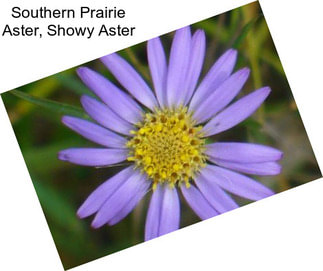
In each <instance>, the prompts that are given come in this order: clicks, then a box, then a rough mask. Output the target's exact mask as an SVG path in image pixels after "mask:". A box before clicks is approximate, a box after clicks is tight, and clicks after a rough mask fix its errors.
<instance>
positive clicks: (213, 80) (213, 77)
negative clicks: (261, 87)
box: [190, 49, 237, 111]
mask: <svg viewBox="0 0 323 271" xmlns="http://www.w3.org/2000/svg"><path fill="white" fill-rule="evenodd" d="M236 60H237V51H236V50H234V49H229V50H228V51H226V52H225V53H224V54H223V55H222V56H221V57H220V58H219V59H218V60H217V61H216V62H215V63H214V64H213V66H212V67H211V69H210V70H209V72H208V73H207V74H206V76H205V77H204V79H203V80H202V82H201V83H200V85H199V86H198V88H197V89H196V91H195V93H194V95H193V97H192V100H191V102H190V111H194V110H196V108H197V107H198V106H199V104H200V103H201V102H202V101H203V100H205V98H206V97H208V95H209V93H210V92H211V91H213V90H214V89H216V88H217V87H219V86H220V84H221V83H222V82H224V80H226V79H227V78H228V77H229V76H230V74H231V72H232V71H233V68H234V65H235V63H236Z"/></svg>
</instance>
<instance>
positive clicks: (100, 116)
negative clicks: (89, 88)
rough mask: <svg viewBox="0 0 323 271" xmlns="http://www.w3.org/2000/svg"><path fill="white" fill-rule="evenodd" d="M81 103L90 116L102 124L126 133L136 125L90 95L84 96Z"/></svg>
mask: <svg viewBox="0 0 323 271" xmlns="http://www.w3.org/2000/svg"><path fill="white" fill-rule="evenodd" d="M81 103H82V106H83V108H84V110H85V111H86V112H87V113H88V114H89V116H90V117H91V118H92V119H94V120H95V121H97V122H98V123H99V124H101V125H102V126H104V127H106V128H108V129H110V130H112V131H115V132H118V133H120V134H124V135H130V131H131V130H134V127H133V126H132V125H131V124H130V123H129V122H127V121H125V120H124V119H122V118H120V117H119V116H118V115H117V114H116V113H114V112H113V111H112V110H111V109H110V108H109V107H107V106H106V105H105V104H103V103H101V102H99V101H97V100H96V99H94V98H91V97H89V96H85V95H84V96H82V97H81Z"/></svg>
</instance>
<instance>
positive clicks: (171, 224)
mask: <svg viewBox="0 0 323 271" xmlns="http://www.w3.org/2000/svg"><path fill="white" fill-rule="evenodd" d="M163 190H164V195H163V201H162V205H161V210H160V223H159V232H158V236H161V235H164V234H167V233H170V232H172V231H175V230H177V229H178V228H179V221H180V203H179V198H178V194H177V190H176V188H170V187H169V185H164V187H163Z"/></svg>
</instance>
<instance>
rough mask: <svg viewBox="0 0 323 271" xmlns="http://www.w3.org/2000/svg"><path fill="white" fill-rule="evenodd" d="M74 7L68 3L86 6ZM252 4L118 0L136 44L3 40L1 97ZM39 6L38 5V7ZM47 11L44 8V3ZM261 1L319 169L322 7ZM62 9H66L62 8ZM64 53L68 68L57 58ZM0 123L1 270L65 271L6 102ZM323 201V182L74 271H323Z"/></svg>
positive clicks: (321, 152) (234, 0)
mask: <svg viewBox="0 0 323 271" xmlns="http://www.w3.org/2000/svg"><path fill="white" fill-rule="evenodd" d="M13 2H16V3H19V1H10V2H9V1H7V2H5V3H1V9H0V10H1V14H0V15H1V16H0V20H1V23H0V25H2V24H3V23H5V22H6V20H8V18H7V17H6V16H7V15H5V14H4V10H6V8H8V7H9V6H11V5H13V4H12V3H13ZM48 2H49V1H48ZM70 2H71V4H70V5H78V3H79V1H76V0H74V1H70ZM248 2H250V1H242V0H241V1H237V0H230V1H229V0H225V1H224V0H222V1H214V0H213V1H185V4H183V2H180V1H178V2H175V1H169V0H167V1H166V0H164V1H158V2H157V1H143V0H141V1H130V0H128V1H125V0H124V1H119V2H118V3H120V4H122V5H123V6H124V7H126V8H127V9H128V10H129V12H130V11H131V13H132V17H131V21H132V23H133V22H134V24H136V25H138V29H139V26H140V29H141V30H140V32H139V33H138V35H137V36H136V37H134V38H133V39H126V40H116V41H111V43H109V44H106V45H104V46H102V45H101V44H99V43H98V42H84V43H83V42H82V43H81V42H80V41H78V43H79V44H78V46H75V41H71V42H66V41H64V42H61V41H59V40H57V41H55V42H52V44H51V43H46V46H43V47H42V48H39V44H37V43H35V44H34V43H33V42H30V41H26V40H20V41H19V42H17V41H15V42H13V41H8V40H4V39H2V38H1V43H0V44H1V50H0V56H1V57H0V59H1V63H0V72H1V73H0V74H2V76H1V82H0V86H1V87H0V89H1V90H7V89H10V88H13V87H17V86H19V85H22V84H25V83H29V82H30V81H32V80H35V79H38V78H42V77H44V76H47V75H50V74H52V73H54V72H58V71H61V70H63V69H65V68H69V67H71V66H73V65H77V64H79V63H80V62H84V61H88V60H91V59H94V58H96V57H99V56H101V55H103V54H105V53H108V52H112V51H115V50H117V49H121V48H124V47H127V46H130V45H131V44H134V43H137V42H139V41H143V40H146V39H147V38H150V37H152V36H157V35H159V34H161V33H165V32H168V31H170V30H174V29H176V28H178V27H180V26H183V25H186V24H190V23H192V22H195V21H199V20H201V19H204V18H207V17H210V16H213V15H216V14H218V13H222V12H224V11H227V10H229V9H232V8H234V7H238V6H240V5H242V4H245V3H248ZM38 3H40V2H38ZM38 3H37V1H33V5H35V6H37V5H38ZM41 3H42V5H44V1H41ZM83 3H87V4H89V3H88V2H86V1H83ZM115 3H116V1H115ZM260 3H261V6H262V8H263V11H264V14H265V17H266V21H267V23H268V25H269V28H270V30H271V34H272V36H273V39H274V42H275V45H276V47H277V50H278V53H279V56H280V58H281V61H282V63H283V66H284V69H285V72H286V74H287V77H288V79H289V83H290V85H291V88H292V90H293V94H294V96H295V99H296V102H297V105H298V108H299V110H300V112H301V116H302V119H303V121H304V124H305V127H306V130H307V132H308V135H309V137H310V140H311V143H312V146H313V148H314V151H315V154H316V157H317V159H318V162H319V164H320V165H321V166H322V161H323V144H322V140H321V139H322V138H323V132H322V128H321V127H322V125H321V123H322V121H321V116H322V115H323V114H322V113H323V112H322V111H323V109H322V106H321V101H322V91H321V77H322V75H321V73H322V68H321V63H322V61H323V53H322V48H321V45H322V35H321V34H320V33H321V28H322V23H321V9H320V5H319V4H320V1H318V0H317V1H315V0H308V1H292V0H285V1H272V0H262V1H260ZM60 4H62V1H59V2H57V4H56V5H57V6H59V5H60ZM133 11H134V12H133ZM161 14H163V16H162V15H161ZM152 21H154V22H156V23H155V24H154V25H153V26H152V25H151V24H149V23H147V22H152ZM28 46H30V47H28ZM89 48H90V49H89ZM62 49H64V50H65V51H62ZM19 50H20V51H19ZM21 50H22V52H21ZM35 52H38V53H37V54H36V53H35ZM57 55H60V56H62V58H60V59H64V61H63V62H61V61H59V60H55V58H56V59H57ZM17 61H19V64H20V65H21V68H20V69H19V70H17V69H16V67H17V63H14V65H13V62H17ZM15 69H16V70H15ZM0 125H1V129H0V131H1V140H0V165H1V171H0V179H1V191H2V193H1V197H0V206H1V213H2V223H1V230H0V234H1V235H0V240H1V242H0V244H1V245H0V246H1V249H2V253H1V255H2V256H1V261H0V267H1V269H2V270H29V269H31V270H63V267H62V264H61V262H60V259H59V257H58V254H57V252H56V249H55V246H54V243H53V240H52V237H51V234H50V232H49V230H48V226H47V224H46V221H45V219H44V216H43V213H42V211H41V208H40V204H39V202H38V199H37V197H36V193H35V191H34V188H33V186H32V183H31V180H30V177H29V175H28V172H27V169H26V166H25V163H24V161H23V158H22V155H21V152H20V150H19V147H18V145H17V142H16V139H15V137H14V134H13V131H12V128H11V125H10V122H9V120H8V117H7V114H6V112H5V109H4V106H3V103H2V102H0ZM322 194H323V181H322V179H320V180H318V181H315V182H311V183H309V184H306V185H303V186H300V187H298V188H295V189H292V190H289V191H286V192H284V193H281V194H278V195H275V196H273V197H271V198H268V199H266V200H263V201H260V202H256V203H254V204H251V205H248V206H245V207H243V208H239V209H238V210H235V211H233V212H230V213H227V214H224V215H222V216H219V217H216V218H214V219H210V220H208V221H204V222H201V223H198V224H195V225H192V226H190V227H187V228H185V229H183V230H180V231H177V232H174V233H172V234H169V235H167V236H163V237H161V238H158V239H156V240H153V241H151V242H147V243H143V244H140V245H137V246H135V247H132V248H129V249H127V250H124V251H121V252H118V253H115V254H113V255H110V256H107V257H104V258H101V259H98V260H96V261H93V262H90V263H88V264H85V265H82V266H79V267H77V268H75V269H74V270H107V268H108V269H109V270H125V269H130V270H152V269H153V270H167V269H168V270H174V269H178V270H215V269H217V270H322V268H323V262H322V260H321V251H322V249H321V248H322V243H323V234H322V229H323V218H322V217H323V216H322V206H323V197H322Z"/></svg>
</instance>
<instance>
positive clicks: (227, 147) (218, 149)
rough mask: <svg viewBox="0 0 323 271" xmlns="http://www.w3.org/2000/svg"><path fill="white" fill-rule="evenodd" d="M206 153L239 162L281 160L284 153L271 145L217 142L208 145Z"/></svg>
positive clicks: (216, 157) (215, 157)
mask: <svg viewBox="0 0 323 271" xmlns="http://www.w3.org/2000/svg"><path fill="white" fill-rule="evenodd" d="M205 153H206V154H207V155H208V156H210V157H212V158H214V159H220V160H227V161H230V162H238V163H260V162H271V161H277V160H280V159H281V158H282V156H283V153H282V152H281V151H280V150H277V149H274V148H272V147H269V146H265V145H259V144H251V143H239V142H217V143H212V144H208V145H206V150H205Z"/></svg>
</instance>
